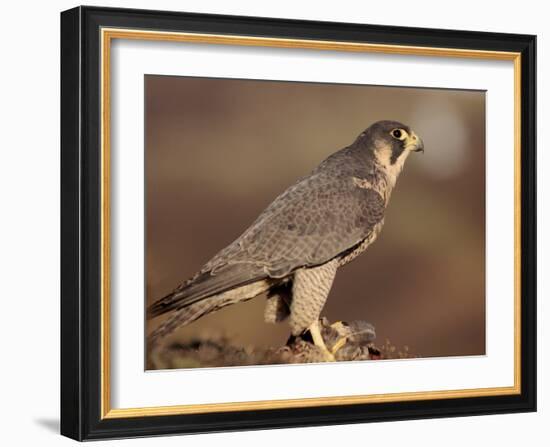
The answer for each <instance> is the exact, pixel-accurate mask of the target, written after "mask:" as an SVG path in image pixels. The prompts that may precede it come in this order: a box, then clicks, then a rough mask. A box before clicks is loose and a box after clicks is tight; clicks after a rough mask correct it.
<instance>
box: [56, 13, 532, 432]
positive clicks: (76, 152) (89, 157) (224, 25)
mask: <svg viewBox="0 0 550 447" xmlns="http://www.w3.org/2000/svg"><path fill="white" fill-rule="evenodd" d="M105 27H109V28H124V29H146V30H161V31H175V32H188V33H195V32H196V33H208V34H221V35H246V36H256V37H273V38H291V39H305V40H323V41H340V42H352V43H360V42H366V43H374V44H390V45H406V46H415V47H439V48H459V49H464V50H486V51H499V52H500V51H502V52H514V53H520V54H521V67H520V69H521V110H520V114H521V115H520V119H521V127H520V130H521V242H520V245H521V296H520V301H521V326H520V327H521V351H520V352H521V359H520V367H521V391H520V392H519V393H518V394H514V395H503V396H481V397H466V398H458V399H457V398H451V399H437V400H414V401H403V402H386V403H368V404H353V405H334V406H314V407H307V408H285V409H266V410H255V411H224V412H214V413H205V414H180V415H167V416H160V415H159V416H142V417H139V416H134V417H119V418H103V417H102V402H101V399H102V389H101V386H102V384H101V367H102V366H101V340H100V333H101V321H102V320H101V283H100V278H101V251H100V239H101V184H100V171H101V160H100V155H101V154H100V150H99V148H100V135H101V120H100V115H101V86H100V53H101V40H100V30H101V29H102V28H105ZM535 59H536V37H535V36H532V35H519V34H501V33H487V32H471V31H455V30H441V29H421V28H404V27H393V26H379V25H360V24H350V23H330V22H314V21H298V20H280V19H271V18H256V17H237V16H222V15H207V14H190V13H180V12H166V11H145V10H131V9H111V8H99V7H77V8H74V9H71V10H68V11H65V12H62V13H61V322H62V325H61V433H62V434H63V435H65V436H68V437H70V438H73V439H77V440H92V439H104V438H121V437H138V436H152V435H162V434H183V433H198V432H214V431H230V430H250V429H267V428H280V427H299V426H313V425H329V424H345V423H359V422H371V421H392V420H402V419H418V418H436V417H449V416H466V415H481V414H496V413H513V412H528V411H535V410H536V191H535V187H536V177H535V176H536V156H535V139H536V115H535V114H536V66H535V63H536V62H535Z"/></svg>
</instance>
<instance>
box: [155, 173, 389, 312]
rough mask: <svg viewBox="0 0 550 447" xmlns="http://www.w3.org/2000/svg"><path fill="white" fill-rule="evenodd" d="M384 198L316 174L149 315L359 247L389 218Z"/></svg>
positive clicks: (343, 179) (336, 178)
mask: <svg viewBox="0 0 550 447" xmlns="http://www.w3.org/2000/svg"><path fill="white" fill-rule="evenodd" d="M384 208H385V204H384V200H383V198H382V197H381V196H380V194H378V193H377V192H376V191H374V190H373V189H367V188H361V187H359V186H358V185H357V183H356V182H354V179H353V177H351V176H334V175H328V174H327V173H317V174H313V175H310V176H309V177H306V178H304V179H302V180H301V181H299V182H298V183H296V184H295V185H294V186H292V187H290V188H289V189H287V190H286V191H285V192H284V193H283V194H281V195H280V196H279V197H277V198H276V199H275V200H274V201H273V202H272V203H271V205H269V206H268V208H267V209H266V210H265V211H264V212H263V213H262V214H261V215H260V216H259V217H258V219H256V221H255V222H254V223H253V224H252V225H251V226H250V227H249V228H248V229H247V230H246V231H245V232H244V233H243V234H242V235H241V236H240V237H239V238H238V239H237V240H235V241H234V242H233V243H232V244H230V245H229V246H227V247H226V248H224V249H223V250H222V251H220V252H219V253H218V254H217V255H216V256H214V257H213V258H212V259H211V260H210V261H209V262H208V263H207V264H206V265H205V266H204V267H203V268H202V269H201V271H200V272H199V273H198V274H197V275H196V276H195V277H194V278H192V279H191V280H189V281H187V282H186V283H184V284H182V285H181V286H179V287H178V288H177V289H176V290H175V291H174V292H172V293H171V294H169V295H168V296H166V297H164V298H163V299H161V300H159V301H157V302H156V303H154V304H153V305H152V306H151V307H150V308H149V312H148V313H149V317H154V316H156V315H160V314H163V313H165V312H168V311H170V310H174V309H179V308H181V307H185V306H187V305H190V304H193V303H195V302H197V301H200V300H202V299H204V298H207V297H209V296H212V295H214V294H218V293H222V292H224V291H227V290H230V289H233V288H236V287H239V286H241V285H244V284H248V283H251V282H254V281H258V280H261V279H265V278H283V277H285V276H287V275H288V274H289V273H291V272H292V271H294V270H296V269H298V268H300V267H311V266H316V265H320V264H323V263H325V262H327V261H329V260H330V259H332V258H334V257H336V256H338V255H341V254H343V253H345V252H346V251H348V250H351V249H353V248H354V247H355V246H356V245H358V244H359V243H361V241H362V240H363V239H365V238H366V237H368V236H369V234H370V233H371V232H372V230H373V228H374V226H375V225H376V224H377V223H379V222H380V221H381V220H382V219H383V217H384Z"/></svg>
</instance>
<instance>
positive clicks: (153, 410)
mask: <svg viewBox="0 0 550 447" xmlns="http://www.w3.org/2000/svg"><path fill="white" fill-rule="evenodd" d="M100 38H101V54H100V62H101V148H100V150H101V288H100V290H101V332H100V338H101V371H100V376H101V377H100V383H101V408H100V409H101V418H102V419H105V418H128V417H141V416H166V415H177V414H198V413H211V412H230V411H252V410H263V409H283V408H306V407H316V406H326V405H352V404H365V403H380V402H398V401H414V400H428V399H450V398H453V399H454V398H464V397H481V396H502V395H512V394H519V393H521V364H520V360H521V337H520V334H521V327H520V322H521V320H520V316H521V301H520V293H521V263H520V262H521V169H520V166H521V133H520V132H521V54H520V53H514V52H500V51H484V50H465V49H455V48H439V47H418V46H406V45H385V44H370V43H352V42H339V41H322V40H305V39H286V38H265V37H251V36H234V35H217V34H200V33H183V32H182V33H179V32H163V31H144V30H137V29H136V30H134V29H121V28H102V29H101V35H100ZM113 39H131V40H149V41H150V40H156V41H164V42H187V43H203V44H215V45H240V46H260V47H272V48H273V47H274V48H295V49H312V50H325V51H347V52H366V53H383V54H397V55H414V56H438V57H457V58H470V59H471V58H474V59H489V60H505V61H513V63H514V385H513V386H509V387H496V388H475V389H459V390H445V391H425V392H424V391H423V392H405V393H391V394H371V395H357V396H328V397H318V398H304V399H283V400H263V401H248V402H223V403H216V404H192V405H174V406H160V407H143V408H112V407H111V383H110V379H111V367H110V355H111V349H110V345H111V343H110V203H111V202H110V184H111V183H110V179H111V177H110V176H111V170H110V168H111V165H110V156H111V146H110V133H111V132H110V130H111V129H110V125H111V119H110V106H111V103H110V99H111V91H110V75H111V42H112V40H113Z"/></svg>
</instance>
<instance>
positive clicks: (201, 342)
mask: <svg viewBox="0 0 550 447" xmlns="http://www.w3.org/2000/svg"><path fill="white" fill-rule="evenodd" d="M319 322H320V327H321V334H322V336H323V339H324V341H325V344H326V346H327V348H328V349H329V350H330V351H331V352H332V354H333V356H334V359H335V360H336V361H354V360H381V359H395V358H411V357H414V356H412V355H410V354H409V349H408V347H407V346H404V347H403V349H400V350H398V349H397V348H396V347H395V346H393V345H392V344H391V343H390V342H389V341H388V340H386V342H385V343H384V344H383V345H382V346H375V345H374V343H373V341H374V339H375V338H376V334H375V330H374V326H373V325H372V324H370V323H367V322H366V321H362V320H356V321H351V322H349V323H346V322H343V321H337V322H335V323H332V324H331V323H330V322H329V321H328V319H326V318H322V319H321V320H320V321H319ZM326 361H327V357H326V354H325V352H323V350H321V349H320V348H318V347H317V346H315V345H314V344H313V342H312V339H311V336H310V335H309V333H306V334H304V335H302V336H299V337H290V338H289V339H288V341H287V343H286V345H285V346H282V347H278V348H258V347H253V346H246V347H245V346H238V345H236V344H234V343H232V342H231V340H230V339H229V338H228V337H217V338H215V337H212V338H207V337H202V338H196V339H193V340H191V341H189V342H187V343H173V344H171V345H168V346H166V347H161V348H157V349H156V350H154V351H153V352H151V353H150V355H149V356H148V365H147V369H179V368H212V367H220V366H250V365H273V364H291V363H319V362H326Z"/></svg>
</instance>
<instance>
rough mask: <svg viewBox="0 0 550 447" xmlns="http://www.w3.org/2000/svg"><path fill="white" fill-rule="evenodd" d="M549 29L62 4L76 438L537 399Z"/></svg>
mask: <svg viewBox="0 0 550 447" xmlns="http://www.w3.org/2000/svg"><path fill="white" fill-rule="evenodd" d="M535 43H536V39H535V36H530V35H516V34H495V33H484V32H470V31H450V30H437V29H419V28H402V27H392V26H378V25H377V26H373V25H358V24H348V23H328V22H312V21H294V20H280V19H266V18H255V17H231V16H217V15H204V14H188V13H176V12H161V11H142V10H124V9H108V8H95V7H78V8H75V9H72V10H69V11H65V12H63V13H62V14H61V82H62V85H61V106H62V107H61V108H62V112H61V113H62V116H61V123H62V126H61V177H62V178H61V182H62V188H61V203H62V210H61V213H62V215H61V224H62V228H61V230H62V247H61V251H62V266H61V267H62V290H61V302H62V303H61V310H62V327H61V352H62V358H61V371H62V377H61V381H62V387H61V413H62V414H61V432H62V434H64V435H66V436H69V437H71V438H74V439H78V440H91V439H102V438H116V437H132V436H149V435H160V434H176V433H195V432H208V431H223V430H240V429H243V430H244V429H258V428H276V427H296V426H307V425H323V424H341V423H353V422H368V421H387V420H399V419H408V418H431V417H443V416H460V415H477V414H489V413H504V412H520V411H535V409H536V402H535V401H536V376H535V374H536V355H535V353H536V340H535V334H536V318H535V316H536V309H535V304H536V303H535V301H536V277H535V272H536V241H535V235H536V233H535V221H536V219H535V216H536V195H535V124H536V120H535Z"/></svg>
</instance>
